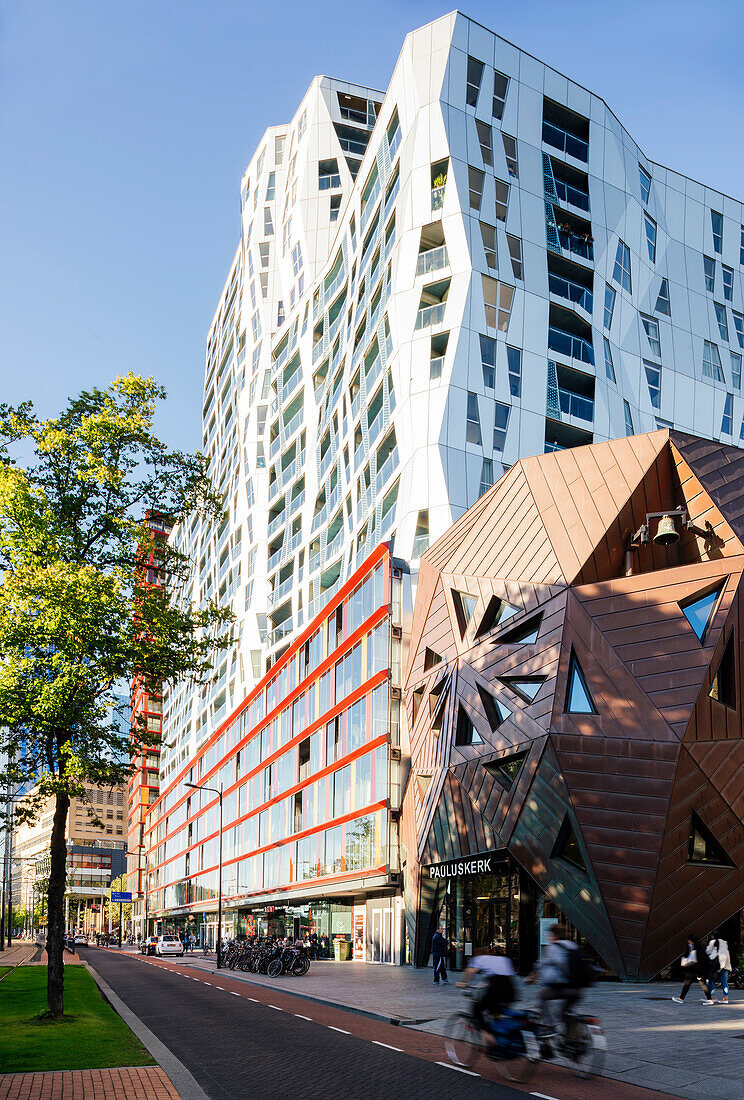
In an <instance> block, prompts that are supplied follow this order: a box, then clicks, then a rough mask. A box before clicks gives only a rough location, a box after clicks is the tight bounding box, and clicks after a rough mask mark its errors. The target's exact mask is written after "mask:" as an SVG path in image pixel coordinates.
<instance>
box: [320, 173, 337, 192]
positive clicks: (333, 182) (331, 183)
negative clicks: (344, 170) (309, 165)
mask: <svg viewBox="0 0 744 1100" xmlns="http://www.w3.org/2000/svg"><path fill="white" fill-rule="evenodd" d="M340 186H341V176H340V175H339V173H338V172H330V173H329V174H328V175H327V176H319V177H318V190H319V191H333V190H335V188H336V187H340Z"/></svg>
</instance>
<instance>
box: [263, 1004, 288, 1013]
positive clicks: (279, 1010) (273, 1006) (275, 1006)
mask: <svg viewBox="0 0 744 1100" xmlns="http://www.w3.org/2000/svg"><path fill="white" fill-rule="evenodd" d="M266 1007H267V1008H273V1009H274V1011H275V1012H284V1009H283V1008H280V1007H279V1005H266Z"/></svg>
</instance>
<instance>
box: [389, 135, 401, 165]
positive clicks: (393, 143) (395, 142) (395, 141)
mask: <svg viewBox="0 0 744 1100" xmlns="http://www.w3.org/2000/svg"><path fill="white" fill-rule="evenodd" d="M399 145H400V126H398V127H397V129H396V131H395V133H394V134H393V137H392V140H388V148H389V149H390V163H391V164H392V163H393V161H394V160H395V154H396V153H397V152H398V146H399Z"/></svg>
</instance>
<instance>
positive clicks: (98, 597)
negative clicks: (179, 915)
mask: <svg viewBox="0 0 744 1100" xmlns="http://www.w3.org/2000/svg"><path fill="white" fill-rule="evenodd" d="M164 396H165V393H164V391H163V390H162V389H161V388H160V387H159V386H157V385H156V384H155V383H154V382H153V381H152V380H151V379H143V378H139V377H137V376H135V375H131V374H130V375H128V376H127V377H126V378H117V379H116V381H115V382H114V383H113V384H112V385H111V386H110V387H109V388H108V389H107V390H97V389H96V390H93V391H90V392H83V393H81V394H80V395H79V396H78V397H76V398H73V399H72V400H71V401H70V402H69V404H68V406H67V407H66V409H65V410H64V411H63V412H62V413H61V415H60V416H59V417H57V418H55V419H52V420H39V419H38V418H37V417H36V416H35V415H34V412H33V409H32V407H31V406H30V405H29V404H25V405H22V406H19V407H18V408H9V407H8V406H0V568H1V569H2V570H3V571H4V572H3V575H2V583H1V584H0V756H2V755H3V753H4V754H5V755H6V756H7V758H8V760H9V761H10V764H9V765H8V769H7V773H6V774H2V773H0V787H2V788H3V789H4V788H5V787H6V786H8V785H10V786H11V787H15V786H16V784H19V783H24V782H26V783H28V782H35V783H37V785H38V798H37V804H36V805H34V804H32V803H31V802H28V801H25V802H24V803H23V804H21V805H20V806H19V807H18V808H17V810H16V813H17V815H18V817H19V819H20V818H22V817H29V816H33V815H34V814H35V813H36V812H38V808H39V805H40V804H41V802H42V801H43V800H44V799H46V797H47V796H49V795H52V796H56V795H60V794H64V795H66V796H75V795H76V796H79V797H80V796H83V795H84V784H85V783H86V782H88V783H93V784H106V785H108V784H113V783H117V782H121V781H122V780H123V779H124V778H125V777H126V775H127V773H128V771H129V760H130V736H129V728H128V726H127V725H125V724H124V723H120V724H119V726H118V727H117V724H116V723H115V722H112V710H113V709H114V708H115V707H116V705H117V703H116V689H117V686H118V689H119V691H120V692H121V691H122V687H123V690H124V691H127V690H128V685H129V683H130V682H131V680H132V678H133V677H135V676H140V677H142V678H143V680H144V681H145V684H146V686H147V688H148V690H150V691H154V692H156V693H159V691H160V687H161V685H162V684H166V683H173V682H175V681H177V680H179V679H182V678H184V677H190V678H192V679H193V680H194V681H196V682H199V681H203V680H204V679H205V678H207V677H209V676H210V675H211V673H212V660H213V655H214V653H215V651H216V650H218V649H220V648H224V647H225V646H226V645H227V644H228V634H229V630H228V626H229V623H230V620H231V615H230V613H229V612H228V611H226V610H223V609H221V608H219V607H218V606H217V605H216V604H215V603H212V602H209V601H204V602H202V604H201V605H200V606H198V607H196V606H192V605H190V604H189V603H188V601H187V600H185V599H182V598H180V597H181V595H182V588H183V583H184V581H185V579H186V577H187V575H188V570H189V566H190V562H189V561H188V559H187V558H186V556H185V555H184V554H183V553H182V552H180V551H179V550H177V549H176V548H175V546H172V545H170V544H169V543H167V542H166V541H165V540H164V539H163V538H162V537H161V538H159V539H158V538H157V537H154V536H153V532H152V531H151V529H150V527H149V526H148V524H147V522H146V516H147V514H148V513H155V514H157V515H160V516H166V517H168V519H169V522H170V523H174V524H177V523H181V522H183V521H184V520H185V519H186V518H187V517H188V516H191V515H193V514H194V513H200V514H202V515H205V514H212V515H219V513H220V510H221V501H220V500H219V499H218V498H217V497H216V495H215V494H214V492H213V491H212V489H211V486H210V483H209V481H208V478H207V474H206V465H205V460H204V459H203V457H202V456H199V455H187V454H183V453H181V452H178V451H170V450H168V448H167V447H166V446H165V444H164V443H162V442H161V441H160V440H158V439H157V438H156V436H155V435H154V434H153V431H152V427H153V419H154V415H155V408H156V404H157V402H158V401H160V400H162V399H163V398H164ZM19 448H20V450H21V452H22V453H23V454H28V453H29V452H31V453H33V461H32V462H31V463H29V464H28V465H27V466H25V468H24V466H22V465H19V464H17V463H16V461H15V460H14V457H13V456H14V453H15V451H16V449H19ZM150 551H153V552H154V553H155V554H156V564H157V565H158V566H159V569H160V573H159V575H160V576H161V577H164V578H165V579H166V581H167V585H166V586H163V585H162V584H157V583H152V580H153V574H152V573H150V574H149V575H148V571H147V569H146V568H145V558H146V555H147V554H148V553H149V552H150ZM166 592H167V594H166ZM137 740H138V742H139V744H140V745H142V744H147V743H153V741H154V740H155V737H154V735H153V734H151V733H148V731H147V729H146V726H145V725H144V724H143V726H142V727H141V728H140V729H138V730H137Z"/></svg>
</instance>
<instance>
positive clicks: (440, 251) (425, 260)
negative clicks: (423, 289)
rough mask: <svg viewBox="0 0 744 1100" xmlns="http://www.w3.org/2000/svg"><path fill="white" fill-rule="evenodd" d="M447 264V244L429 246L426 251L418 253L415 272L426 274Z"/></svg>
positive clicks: (439, 269)
mask: <svg viewBox="0 0 744 1100" xmlns="http://www.w3.org/2000/svg"><path fill="white" fill-rule="evenodd" d="M448 264H449V256H448V255H447V245H446V244H442V245H440V246H439V248H430V249H429V251H428V252H420V253H419V257H418V260H417V261H416V274H417V275H428V274H429V272H431V271H441V269H442V268H443V267H447V266H448Z"/></svg>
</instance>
